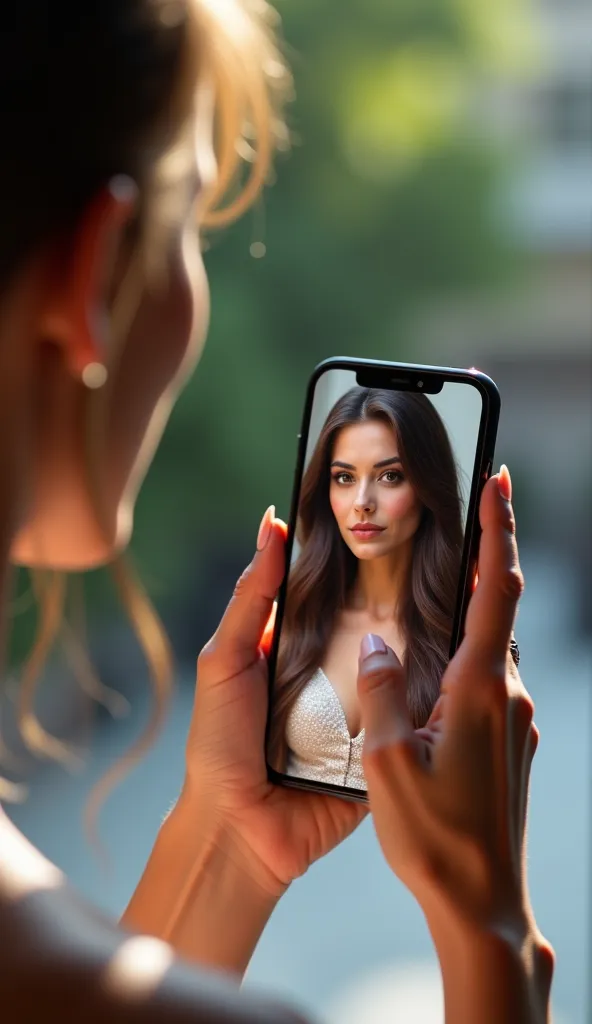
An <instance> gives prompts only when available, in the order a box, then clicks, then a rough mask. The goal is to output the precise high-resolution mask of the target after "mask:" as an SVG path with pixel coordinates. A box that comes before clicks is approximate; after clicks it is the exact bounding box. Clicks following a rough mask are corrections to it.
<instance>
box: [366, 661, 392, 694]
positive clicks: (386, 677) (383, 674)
mask: <svg viewBox="0 0 592 1024" xmlns="http://www.w3.org/2000/svg"><path fill="white" fill-rule="evenodd" d="M391 678H392V671H391V670H390V669H389V668H387V667H386V666H381V665H377V666H375V667H370V668H365V669H364V670H363V671H362V672H360V676H359V687H360V689H361V691H362V693H373V692H374V691H375V690H379V689H380V688H381V687H383V686H385V685H388V683H389V682H390V681H391Z"/></svg>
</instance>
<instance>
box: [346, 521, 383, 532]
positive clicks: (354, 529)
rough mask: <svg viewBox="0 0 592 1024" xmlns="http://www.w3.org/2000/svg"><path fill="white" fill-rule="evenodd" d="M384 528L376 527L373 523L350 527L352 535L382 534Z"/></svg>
mask: <svg viewBox="0 0 592 1024" xmlns="http://www.w3.org/2000/svg"><path fill="white" fill-rule="evenodd" d="M383 530H384V526H376V524H375V523H357V525H356V526H352V528H351V531H352V533H360V534H368V533H382V531H383Z"/></svg>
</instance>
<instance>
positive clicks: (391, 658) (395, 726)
mask: <svg viewBox="0 0 592 1024" xmlns="http://www.w3.org/2000/svg"><path fill="white" fill-rule="evenodd" d="M358 697H359V701H360V708H361V715H362V724H363V726H364V733H365V736H364V746H365V750H366V752H369V751H372V750H376V749H378V748H380V747H385V746H390V745H391V744H393V743H398V742H400V741H401V740H405V739H411V738H412V737H413V736H414V729H413V723H412V721H411V718H410V715H409V710H408V708H407V686H406V680H405V674H404V671H403V666H402V665H401V662H400V661H399V659H398V658H397V655H396V654H395V652H394V651H393V650H392V649H391V648H390V647H387V645H386V644H385V642H384V640H383V639H382V637H379V636H376V635H375V634H374V633H368V634H367V635H366V636H365V637H364V639H363V640H362V643H361V645H360V659H359V668H358Z"/></svg>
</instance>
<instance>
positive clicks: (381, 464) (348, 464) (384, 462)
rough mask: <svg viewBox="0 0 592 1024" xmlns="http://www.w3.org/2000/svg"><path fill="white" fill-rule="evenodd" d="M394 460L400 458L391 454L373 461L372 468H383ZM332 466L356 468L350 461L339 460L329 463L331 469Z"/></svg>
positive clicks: (390, 464) (392, 463)
mask: <svg viewBox="0 0 592 1024" xmlns="http://www.w3.org/2000/svg"><path fill="white" fill-rule="evenodd" d="M396 462H399V463H400V462H401V460H400V458H399V456H398V455H393V457H392V459H382V460H381V461H380V462H375V463H374V465H373V467H372V468H373V469H383V468H384V467H385V466H393V465H394V464H395V463H396ZM333 467H336V468H337V467H339V469H355V468H356V467H355V466H352V464H351V462H339V461H337V460H336V461H335V462H332V463H331V469H333Z"/></svg>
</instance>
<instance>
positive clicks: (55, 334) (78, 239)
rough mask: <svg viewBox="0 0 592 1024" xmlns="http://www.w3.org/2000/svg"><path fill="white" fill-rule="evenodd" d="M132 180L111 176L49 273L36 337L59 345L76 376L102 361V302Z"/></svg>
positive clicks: (131, 205) (132, 205)
mask: <svg viewBox="0 0 592 1024" xmlns="http://www.w3.org/2000/svg"><path fill="white" fill-rule="evenodd" d="M137 195H138V190H137V188H136V185H135V183H134V182H133V181H132V180H131V178H127V177H124V176H121V177H117V178H113V179H112V180H111V181H110V182H109V183H108V185H106V186H105V187H104V188H102V189H101V191H100V192H99V193H98V194H97V195H96V196H95V198H94V199H93V200H92V201H91V203H90V204H89V205H88V206H87V207H86V209H85V210H84V212H83V214H82V217H81V218H80V220H79V222H78V224H77V225H76V227H75V229H74V231H73V232H72V234H71V236H70V238H69V240H68V243H67V245H66V246H65V247H64V248H63V249H62V250H61V260H60V259H59V258H58V265H57V266H56V269H55V272H54V273H53V274H52V284H53V288H52V293H51V294H50V295H49V296H48V301H47V303H46V305H45V307H44V309H43V311H42V320H41V324H40V337H41V338H42V339H43V340H44V341H51V342H53V343H54V344H55V345H57V346H58V347H60V348H61V349H62V352H63V356H64V360H65V363H66V366H67V367H68V369H69V371H70V373H71V374H72V376H73V377H75V378H76V379H79V380H80V379H81V378H82V376H83V373H84V370H85V368H86V367H87V366H88V365H89V364H93V363H95V364H96V363H98V364H101V363H103V362H104V361H105V347H106V343H107V336H106V334H107V332H106V315H107V303H108V298H109V295H110V291H111V286H112V283H113V273H114V270H115V267H116V265H117V256H118V253H119V251H120V247H121V243H122V236H123V229H124V227H125V226H126V225H127V223H128V222H129V221H130V219H131V217H132V216H133V214H134V211H135V209H136V205H137Z"/></svg>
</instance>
